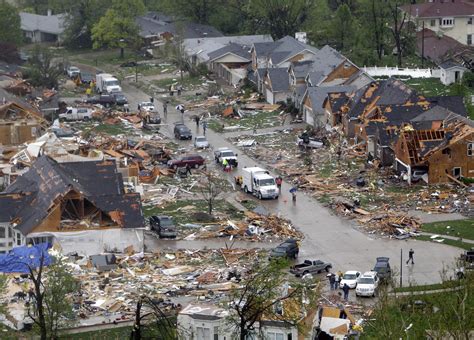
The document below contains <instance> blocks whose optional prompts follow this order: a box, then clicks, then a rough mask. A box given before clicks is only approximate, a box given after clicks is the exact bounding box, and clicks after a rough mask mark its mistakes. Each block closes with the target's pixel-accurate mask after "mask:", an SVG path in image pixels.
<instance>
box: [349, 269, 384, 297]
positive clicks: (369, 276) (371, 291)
mask: <svg viewBox="0 0 474 340" xmlns="http://www.w3.org/2000/svg"><path fill="white" fill-rule="evenodd" d="M378 287H379V277H378V275H377V273H376V272H365V273H364V274H363V275H362V276H360V277H359V279H358V280H357V287H356V291H355V293H356V296H375V294H376V293H377V290H378Z"/></svg>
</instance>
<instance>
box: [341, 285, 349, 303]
mask: <svg viewBox="0 0 474 340" xmlns="http://www.w3.org/2000/svg"><path fill="white" fill-rule="evenodd" d="M349 289H350V288H349V286H348V285H347V283H344V286H343V287H342V291H343V292H344V300H345V301H347V300H349Z"/></svg>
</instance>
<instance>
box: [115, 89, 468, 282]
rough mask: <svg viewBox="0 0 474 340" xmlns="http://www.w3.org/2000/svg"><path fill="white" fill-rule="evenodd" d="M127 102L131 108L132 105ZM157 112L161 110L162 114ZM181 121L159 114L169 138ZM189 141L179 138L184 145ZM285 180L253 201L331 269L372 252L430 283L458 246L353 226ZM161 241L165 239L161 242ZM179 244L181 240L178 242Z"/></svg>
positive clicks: (215, 141) (361, 265) (216, 138)
mask: <svg viewBox="0 0 474 340" xmlns="http://www.w3.org/2000/svg"><path fill="white" fill-rule="evenodd" d="M123 89H124V91H125V92H126V94H127V97H128V98H129V100H130V101H131V103H133V104H135V105H136V103H138V102H139V101H141V100H145V99H148V96H147V95H146V94H144V93H143V92H141V91H139V90H137V89H136V88H134V87H132V86H130V85H126V84H123ZM156 99H157V100H155V106H156V107H157V110H158V111H159V112H160V113H161V114H162V113H163V111H162V106H161V102H160V100H159V99H160V98H156ZM130 107H133V106H132V105H131V106H130ZM192 114H193V113H192V112H186V113H185V122H186V124H187V125H188V127H189V128H191V130H192V131H193V134H194V135H196V134H202V128H201V127H196V125H195V124H194V122H191V121H190V120H188V119H186V116H188V117H189V116H190V115H192ZM162 117H163V114H162ZM180 120H181V116H180V115H179V114H178V112H176V110H175V109H174V108H172V107H168V115H167V118H165V117H163V121H164V125H163V127H162V129H161V132H162V133H164V134H166V135H168V136H169V137H171V138H172V137H173V131H172V129H173V128H172V125H173V123H174V122H178V121H180ZM207 138H208V140H209V142H210V144H211V146H212V147H214V148H217V147H224V146H227V147H231V148H233V149H236V147H235V146H233V145H232V144H231V143H229V142H228V141H227V140H226V139H225V136H224V135H221V134H218V133H215V132H213V131H212V130H210V129H208V130H207ZM190 143H191V142H180V144H183V145H190ZM247 166H260V167H265V166H264V165H263V164H260V163H259V162H258V161H256V160H254V159H251V158H249V157H247V156H246V155H244V154H243V153H242V152H239V167H247ZM239 171H240V170H239V169H237V170H235V171H234V173H232V174H230V175H228V176H229V180H230V181H233V176H236V175H237V174H238V173H239ZM289 189H290V184H289V183H286V182H284V183H283V186H282V194H281V195H280V198H279V199H278V200H265V201H261V202H259V203H260V204H261V205H262V206H264V207H265V208H266V209H267V210H269V211H270V212H272V213H275V214H279V215H281V216H283V217H285V218H287V219H290V220H291V221H292V222H293V224H294V225H295V226H296V227H297V228H299V229H300V230H301V231H302V232H303V233H304V234H305V239H304V241H303V243H302V249H301V251H300V260H303V259H318V258H321V259H324V260H326V261H330V262H331V263H333V269H334V270H341V271H343V272H344V271H346V270H359V271H361V272H364V271H369V270H371V269H372V268H373V266H374V264H375V258H376V257H378V256H387V257H389V258H390V263H391V266H392V268H393V271H394V273H397V275H398V273H400V271H401V270H402V271H403V283H404V285H407V284H408V283H415V282H416V283H417V284H430V283H436V282H439V281H441V278H440V272H441V271H442V270H443V268H444V267H452V266H453V263H454V260H455V258H456V257H457V256H459V254H460V253H461V250H460V249H458V248H455V247H451V246H447V245H444V244H437V243H431V242H425V241H417V240H415V239H409V240H404V241H400V240H392V239H388V238H381V237H378V236H375V235H369V234H367V233H365V232H363V231H361V230H359V229H358V227H357V225H355V224H354V223H353V222H352V221H348V220H346V219H343V218H340V217H339V216H336V215H334V214H332V213H331V212H330V211H329V210H328V209H326V208H325V207H323V206H322V205H321V204H319V203H318V202H317V201H316V200H315V199H314V198H312V197H310V196H309V195H306V194H305V193H303V192H298V194H297V196H298V197H297V202H296V203H295V204H294V203H293V202H292V200H291V195H290V194H289V192H288V191H289ZM163 242H166V241H163ZM180 245H181V244H180ZM410 248H413V250H414V251H415V255H414V259H415V265H410V266H405V263H404V262H403V264H402V267H400V252H401V250H402V251H403V261H406V259H407V258H408V250H409V249H410Z"/></svg>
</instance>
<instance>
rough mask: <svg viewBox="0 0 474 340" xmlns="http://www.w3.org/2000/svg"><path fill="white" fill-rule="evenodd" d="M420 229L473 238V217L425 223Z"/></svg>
mask: <svg viewBox="0 0 474 340" xmlns="http://www.w3.org/2000/svg"><path fill="white" fill-rule="evenodd" d="M448 227H449V228H448ZM422 230H423V231H426V232H428V233H433V234H441V235H449V236H455V237H460V238H463V239H469V240H474V219H472V218H471V219H467V220H456V221H443V222H433V223H425V224H423V226H422ZM473 247H474V245H473Z"/></svg>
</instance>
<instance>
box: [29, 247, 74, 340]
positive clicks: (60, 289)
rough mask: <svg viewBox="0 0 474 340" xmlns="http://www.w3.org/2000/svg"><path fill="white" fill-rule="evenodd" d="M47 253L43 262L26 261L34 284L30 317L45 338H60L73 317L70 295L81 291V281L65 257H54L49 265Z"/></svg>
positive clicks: (42, 255) (42, 254)
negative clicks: (69, 268)
mask: <svg viewBox="0 0 474 340" xmlns="http://www.w3.org/2000/svg"><path fill="white" fill-rule="evenodd" d="M46 252H47V250H43V251H41V254H40V257H39V262H38V264H37V266H36V265H34V264H32V263H27V264H25V265H26V267H27V269H28V272H29V273H28V278H29V280H30V282H31V284H32V286H33V287H32V289H31V290H30V294H29V295H30V296H31V301H30V302H29V305H28V316H29V317H30V318H31V320H33V323H34V325H35V326H36V328H37V330H38V332H39V334H40V337H41V340H46V339H57V338H58V330H59V329H60V328H61V327H63V326H65V325H66V324H67V320H71V319H72V317H73V311H72V303H71V301H70V300H69V294H71V293H73V292H74V291H77V287H78V283H77V281H76V280H75V279H74V277H73V276H72V274H71V273H69V272H68V270H67V267H66V265H65V264H64V262H63V260H62V259H61V258H59V257H58V258H53V261H52V263H51V264H50V265H49V266H48V267H46V255H47V254H46Z"/></svg>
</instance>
